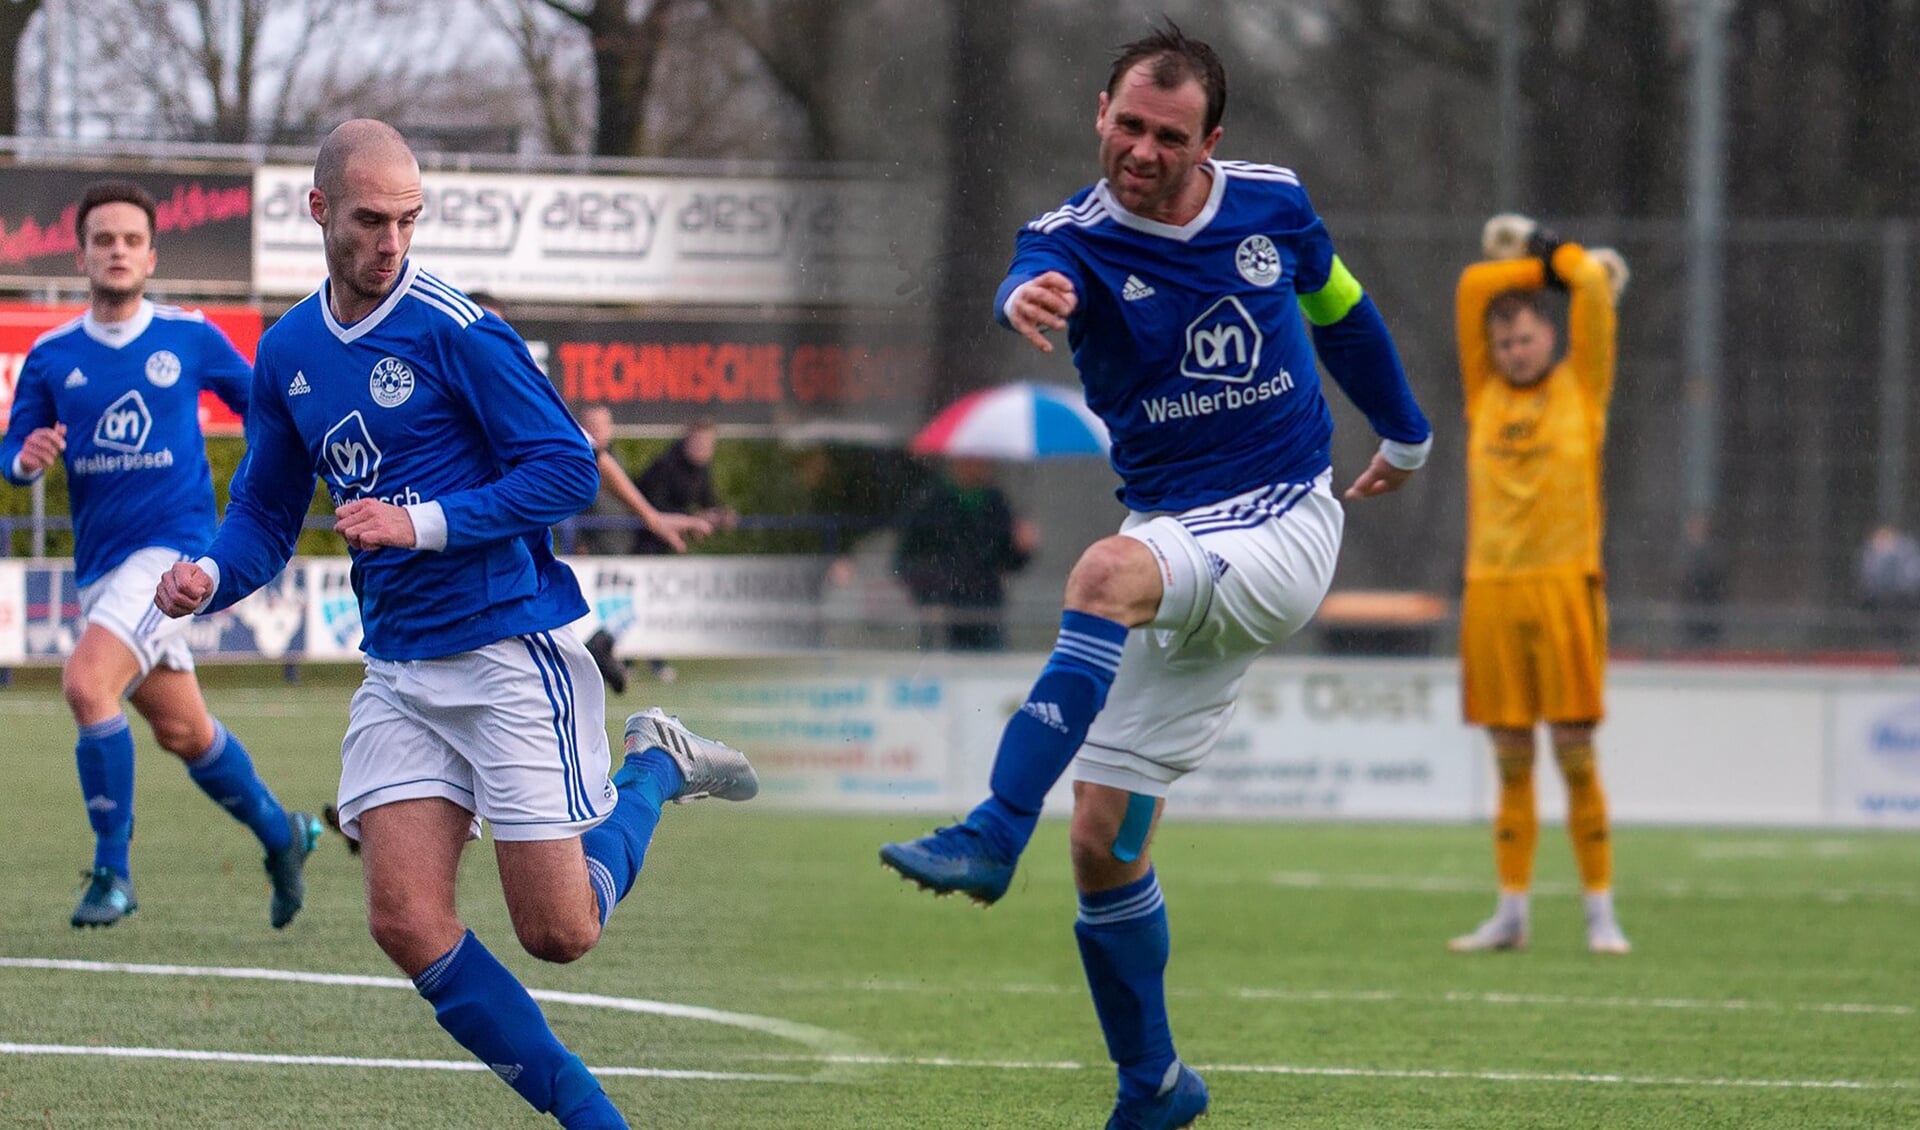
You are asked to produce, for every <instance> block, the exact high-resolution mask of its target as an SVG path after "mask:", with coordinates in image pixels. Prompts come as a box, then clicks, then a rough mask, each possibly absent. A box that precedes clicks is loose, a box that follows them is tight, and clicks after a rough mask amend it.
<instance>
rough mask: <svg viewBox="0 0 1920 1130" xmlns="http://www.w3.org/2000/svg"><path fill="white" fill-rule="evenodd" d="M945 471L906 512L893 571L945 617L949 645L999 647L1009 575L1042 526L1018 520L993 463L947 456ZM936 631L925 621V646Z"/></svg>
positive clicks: (1028, 553) (922, 603) (918, 601)
mask: <svg viewBox="0 0 1920 1130" xmlns="http://www.w3.org/2000/svg"><path fill="white" fill-rule="evenodd" d="M943 471H944V473H943V474H941V475H940V476H939V477H938V478H936V479H935V480H934V481H933V482H932V483H930V484H928V486H927V488H926V489H925V490H924V491H922V492H921V493H920V494H919V495H917V496H916V497H915V498H914V499H913V501H912V502H911V503H909V504H908V506H907V508H906V509H905V510H904V511H902V512H901V515H900V544H899V546H898V548H897V549H896V550H895V552H894V572H895V573H896V574H898V575H899V577H900V579H901V581H902V582H903V583H904V584H905V585H906V586H907V591H908V592H909V593H910V594H911V595H912V596H913V603H914V604H915V605H917V606H919V608H920V609H921V610H922V612H923V613H925V612H926V611H928V610H937V611H938V612H939V613H940V614H942V615H943V616H944V618H945V620H946V625H947V631H946V645H947V647H949V648H951V649H952V650H954V651H998V650H1000V648H1001V646H1002V643H1003V639H1002V629H1001V612H1002V609H1003V608H1004V606H1005V604H1006V584H1005V579H1006V575H1007V574H1008V573H1015V572H1018V571H1020V570H1021V569H1023V568H1025V567H1026V564H1027V561H1028V559H1030V558H1031V557H1032V556H1033V551H1034V548H1035V547H1036V546H1037V545H1039V543H1040V531H1039V529H1038V528H1037V527H1036V526H1034V524H1033V523H1032V522H1029V521H1026V520H1024V519H1020V518H1016V517H1014V514H1013V507H1012V506H1011V505H1010V504H1008V502H1007V496H1006V495H1005V494H1003V493H1001V491H1000V489H999V488H998V487H996V486H994V485H993V464H991V463H989V462H988V461H987V460H985V459H968V458H956V459H948V460H947V461H946V465H945V467H944V468H943ZM931 635H932V623H931V622H927V623H925V624H924V625H923V629H922V633H921V644H922V646H927V645H929V644H930V643H931V638H930V637H931Z"/></svg>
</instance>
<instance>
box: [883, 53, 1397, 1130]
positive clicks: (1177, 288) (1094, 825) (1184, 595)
mask: <svg viewBox="0 0 1920 1130" xmlns="http://www.w3.org/2000/svg"><path fill="white" fill-rule="evenodd" d="M1225 103H1226V75H1225V72H1224V70H1223V69H1222V67H1221V65H1220V62H1219V59H1218V58H1217V57H1216V56H1215V54H1214V52H1213V50H1212V49H1211V48H1210V47H1208V46H1207V45H1206V44H1205V43H1202V42H1200V41H1198V40H1194V39H1191V38H1188V37H1187V36H1185V35H1183V34H1182V33H1181V32H1180V31H1179V29H1178V28H1176V27H1174V26H1173V25H1171V24H1168V25H1166V26H1165V27H1164V28H1163V29H1157V30H1155V31H1154V32H1153V34H1151V35H1149V36H1148V37H1146V38H1144V39H1141V40H1139V41H1137V42H1134V43H1131V44H1128V45H1126V46H1125V47H1123V48H1121V49H1120V51H1119V53H1118V55H1117V57H1116V59H1115V61H1114V64H1113V68H1112V71H1111V73H1110V75H1109V78H1108V82H1107V88H1106V90H1105V91H1104V92H1103V93H1102V94H1101V95H1100V98H1099V115H1098V117H1097V118H1096V120H1095V130H1096V132H1097V133H1098V135H1099V139H1100V166H1101V172H1102V173H1103V174H1104V179H1103V180H1101V181H1100V182H1099V183H1098V184H1095V185H1093V186H1092V187H1090V188H1087V189H1084V190H1082V191H1081V192H1079V193H1077V194H1075V195H1074V196H1073V197H1071V198H1070V199H1068V200H1067V202H1066V203H1065V204H1064V205H1063V206H1062V207H1060V208H1059V209H1057V210H1055V211H1052V212H1049V213H1047V214H1045V215H1043V216H1041V217H1040V218H1038V219H1036V220H1034V221H1032V222H1031V223H1029V224H1028V225H1027V226H1026V227H1025V228H1024V229H1022V230H1021V232H1020V233H1019V237H1018V240H1017V242H1016V245H1015V251H1014V257H1013V264H1012V266H1011V268H1010V269H1009V271H1008V274H1007V278H1006V280H1005V281H1004V282H1003V283H1002V284H1001V285H1000V289H999V293H998V294H997V295H996V305H997V307H998V315H999V317H1000V319H1001V320H1002V321H1003V322H1004V323H1005V324H1006V325H1008V326H1009V327H1011V328H1012V329H1014V330H1016V331H1018V332H1019V333H1020V334H1022V335H1023V336H1025V337H1026V338H1027V339H1028V340H1029V341H1031V342H1032V343H1033V344H1034V346H1035V347H1036V348H1038V349H1039V350H1041V351H1042V352H1050V351H1051V350H1052V344H1051V342H1050V341H1049V340H1048V339H1047V337H1046V334H1047V333H1048V332H1049V331H1053V330H1060V329H1065V330H1066V332H1067V341H1068V343H1069V344H1070V345H1071V346H1072V348H1073V355H1074V363H1075V365H1076V367H1077V368H1078V369H1079V371H1080V377H1081V381H1082V382H1083V384H1084V385H1085V386H1086V392H1087V401H1088V403H1089V404H1090V405H1091V406H1092V407H1093V409H1094V411H1096V412H1098V413H1099V414H1100V417H1101V419H1103V420H1105V421H1106V423H1107V426H1108V428H1109V429H1110V430H1111V431H1112V434H1113V456H1112V459H1113V466H1114V469H1115V470H1116V471H1118V472H1119V474H1120V478H1121V482H1122V485H1121V488H1120V492H1119V493H1120V498H1121V500H1122V501H1123V502H1125V503H1126V505H1127V508H1128V510H1129V511H1130V512H1131V513H1130V514H1129V516H1128V517H1127V519H1126V521H1125V523H1124V524H1123V525H1122V526H1121V532H1120V533H1119V534H1118V535H1117V536H1113V537H1108V538H1105V539H1102V540H1101V541H1098V542H1096V543H1094V544H1093V545H1092V546H1091V547H1089V548H1088V549H1087V550H1086V552H1085V553H1083V554H1082V555H1081V557H1080V560H1079V561H1078V562H1077V563H1076V564H1075V565H1074V567H1073V569H1072V571H1071V572H1070V574H1069V575H1068V577H1067V591H1066V606H1065V610H1064V612H1063V613H1062V615H1061V621H1060V634H1059V637H1058V640H1057V642H1056V643H1055V644H1054V650H1053V654H1052V655H1051V656H1050V657H1049V658H1048V660H1047V663H1046V665H1045V666H1044V667H1043V668H1042V670H1041V672H1040V677H1039V679H1038V681H1037V682H1035V684H1034V687H1033V690H1032V691H1031V692H1030V693H1029V695H1028V697H1027V700H1026V702H1025V704H1024V705H1022V706H1021V707H1020V709H1019V711H1018V712H1016V713H1015V714H1014V716H1013V718H1012V720H1011V721H1009V722H1008V723H1007V727H1006V731H1005V734H1004V736H1003V737H1002V739H1001V743H1000V749H999V753H998V755H997V756H996V758H995V760H994V766H993V773H992V778H991V784H992V796H990V797H989V798H988V799H987V800H986V801H984V802H983V803H981V804H980V805H979V806H978V807H976V808H975V809H974V810H973V811H972V813H970V814H969V815H968V816H967V818H966V820H965V821H964V822H962V823H960V824H957V825H954V826H952V827H947V828H941V829H939V830H938V831H936V832H935V833H934V834H932V835H930V836H927V837H924V838H922V839H919V840H913V841H909V842H905V843H897V844H888V845H886V846H885V847H883V848H882V849H881V852H880V857H881V860H882V862H884V863H885V864H886V865H887V866H889V867H892V868H893V869H895V870H897V871H899V872H900V873H901V874H902V875H903V876H905V877H907V878H909V879H912V880H915V881H916V882H918V883H919V884H920V885H921V886H923V887H927V888H931V889H932V890H934V891H936V892H939V893H947V892H951V891H960V892H963V893H965V894H967V895H969V896H971V897H972V898H973V899H974V900H976V901H978V902H981V903H992V902H993V901H995V900H997V899H998V898H1000V897H1001V896H1002V895H1003V894H1005V893H1006V890H1007V887H1008V884H1009V883H1010V882H1011V881H1012V878H1013V873H1014V867H1015V865H1016V863H1017V862H1018V860H1019V857H1020V853H1021V851H1022V850H1023V849H1024V848H1025V847H1026V844H1027V841H1028V839H1029V838H1030V837H1031V836H1032V834H1033V829H1034V824H1035V822H1036V820H1037V819H1038V817H1039V814H1040V808H1041V804H1042V802H1043V800H1044V799H1045V797H1046V795H1047V792H1048V790H1049V789H1050V788H1051V787H1052V786H1053V784H1054V782H1055V781H1056V780H1058V779H1059V777H1060V775H1061V773H1062V772H1064V771H1065V770H1066V768H1067V765H1068V764H1069V763H1070V762H1075V761H1076V754H1077V755H1078V756H1077V769H1076V772H1075V781H1074V789H1073V794H1074V810H1073V822H1072V827H1071V831H1070V833H1069V834H1070V838H1071V843H1072V856H1073V869H1074V880H1075V885H1076V886H1077V887H1078V889H1079V892H1080V912H1079V918H1078V920H1077V922H1076V923H1075V925H1074V934H1075V936H1076V937H1077V939H1078V941H1079V945H1080V954H1081V961H1082V964H1083V965H1084V966H1085V969H1086V974H1087V984H1088V987H1089V988H1090V989H1091V991H1092V994H1093V1002H1094V1011H1095V1012H1096V1013H1097V1014H1098V1016H1099V1018H1100V1026H1101V1028H1102V1029H1103V1030H1104V1032H1105V1035H1106V1040H1107V1049H1108V1052H1109V1054H1110V1055H1111V1056H1112V1058H1113V1060H1114V1063H1115V1064H1116V1065H1117V1067H1118V1074H1119V1094H1118V1095H1117V1097H1116V1099H1115V1102H1114V1107H1113V1114H1112V1117H1111V1119H1110V1121H1109V1122H1108V1124H1107V1125H1108V1126H1109V1127H1112V1128H1136V1127H1139V1128H1148V1130H1160V1128H1166V1127H1178V1126H1185V1125H1187V1124H1189V1123H1190V1122H1192V1121H1193V1120H1194V1119H1195V1118H1197V1117H1199V1115H1201V1114H1202V1113H1204V1112H1205V1111H1206V1109H1207V1104H1208V1095H1207V1088H1206V1084H1205V1083H1204V1082H1202V1080H1201V1078H1200V1076H1199V1075H1198V1074H1196V1073H1195V1072H1194V1071H1193V1070H1192V1069H1190V1068H1188V1067H1186V1066H1185V1065H1184V1064H1182V1063H1181V1061H1180V1059H1179V1057H1178V1056H1177V1055H1176V1053H1175V1052H1174V1047H1173V1036H1172V1033H1171V1030H1170V1027H1169V1024H1168V1019H1167V1009H1166V991H1165V972H1166V964H1167V956H1168V934H1167V916H1166V909H1165V905H1164V903H1163V901H1162V898H1161V892H1160V885H1159V880H1158V878H1157V877H1156V875H1155V873H1154V869H1153V865H1152V860H1151V857H1150V853H1149V851H1148V844H1149V841H1150V839H1151V837H1152V834H1153V830H1154V826H1155V824H1156V823H1157V821H1158V820H1159V817H1160V811H1161V808H1162V806H1163V804H1164V801H1165V797H1166V794H1167V790H1168V786H1169V785H1171V784H1172V783H1173V782H1174V781H1175V780H1177V779H1179V778H1180V777H1181V776H1182V775H1184V774H1186V773H1188V772H1191V771H1192V770H1193V769H1195V768H1196V767H1198V766H1199V764H1200V763H1201V761H1202V760H1203V759H1204V758H1205V757H1206V755H1207V753H1208V752H1209V750H1211V749H1212V747H1213V745H1214V743H1215V742H1216V741H1217V740H1218V738H1219V736H1220V733H1221V731H1222V730H1223V729H1224V728H1225V726H1226V724H1227V721H1228V719H1229V717H1230V716H1231V714H1232V711H1233V705H1234V698H1235V695H1236V694H1237V692H1238V689H1239V685H1240V681H1241V678H1242V677H1243V676H1244V675H1245V673H1246V670H1247V667H1248V665H1249V664H1250V663H1251V662H1252V661H1253V659H1254V658H1255V657H1256V656H1258V655H1259V654H1260V653H1261V652H1262V651H1264V650H1265V649H1266V648H1267V647H1269V646H1271V645H1273V644H1275V643H1278V642H1280V641H1281V640H1284V639H1286V638H1287V637H1288V636H1290V635H1292V634H1293V633H1294V632H1296V631H1298V630H1299V629H1300V627H1301V626H1302V625H1303V624H1305V623H1306V621H1307V619H1308V617H1310V616H1311V615H1312V614H1313V611H1314V609H1315V608H1317V607H1318V606H1319V604H1320V601H1321V598H1322V597H1324V596H1325V595H1326V591H1327V586H1328V584H1329V583H1330V582H1331V581H1332V578H1333V570H1334V560H1335V557H1336V555H1337V553H1338V550H1339V545H1340V534H1341V528H1342V522H1343V516H1342V512H1341V508H1340V503H1339V501H1337V500H1336V499H1335V498H1334V496H1333V493H1332V491H1331V489H1330V481H1331V476H1332V471H1331V470H1330V459H1329V440H1330V437H1331V435H1332V430H1333V423H1332V419H1331V417H1330V415H1329V414H1328V410H1327V405H1326V401H1325V400H1324V399H1323V397H1322V395H1321V391H1320V382H1319V379H1318V376H1317V372H1316V369H1315V365H1314V354H1315V352H1316V350H1317V352H1318V354H1319V357H1320V360H1321V361H1323V362H1324V363H1325V364H1326V367H1327V369H1328V371H1329V372H1330V373H1331V374H1332V375H1333V377H1334V379H1335V380H1336V381H1337V382H1338V383H1339V384H1340V387H1341V388H1342V389H1343V390H1344V391H1345V392H1346V394H1347V396H1348V398H1349V399H1351V400H1352V401H1353V402H1354V403H1355V404H1356V405H1357V406H1358V407H1359V408H1360V410H1361V411H1362V412H1363V413H1364V414H1365V415H1366V417H1367V419H1368V422H1369V423H1371V424H1372V426H1373V428H1374V430H1375V432H1377V433H1378V434H1379V435H1380V436H1381V437H1382V442H1381V444H1380V448H1379V451H1378V452H1377V453H1376V454H1375V455H1374V456H1373V458H1372V460H1371V462H1370V463H1369V465H1368V466H1367V468H1366V470H1365V471H1363V472H1362V473H1361V474H1360V476H1359V477H1358V479H1357V480H1356V481H1355V482H1354V483H1353V485H1352V486H1350V487H1349V488H1348V489H1347V491H1346V494H1345V497H1346V498H1348V499H1363V498H1371V497H1374V496H1376V495H1380V494H1384V493H1386V492H1388V491H1392V490H1396V489H1398V488H1399V487H1400V486H1401V485H1402V484H1403V483H1404V482H1405V481H1406V479H1407V477H1408V476H1409V475H1411V474H1412V473H1413V471H1414V470H1416V469H1417V468H1419V467H1420V466H1421V465H1422V464H1423V463H1424V462H1425V460H1426V457H1427V450H1428V447H1429V445H1430V443H1431V435H1432V433H1431V429H1430V428H1429V427H1428V425H1427V421H1426V418H1425V417H1424V416H1423V415H1422V414H1421V412H1420V408H1419V406H1418V405H1417V404H1416V403H1415V402H1414V398H1413V395H1412V392H1411V391H1410V390H1409V388H1408V386H1407V380H1406V375H1405V373H1404V372H1403V371H1402V369H1401V366H1400V361H1399V358H1398V355H1397V353H1396V352H1395V350H1394V347H1393V341H1392V338H1391V337H1390V336H1389V335H1388V333H1387V328H1386V325H1385V323H1384V322H1383V321H1382V319H1381V317H1380V314H1379V311H1378V310H1377V309H1376V308H1375V306H1374V304H1373V302H1372V300H1371V299H1369V298H1368V297H1366V294H1365V292H1364V291H1363V290H1362V289H1361V286H1360V284H1359V282H1358V281H1356V280H1355V278H1354V276H1353V275H1352V273H1351V272H1349V271H1348V270H1347V268H1346V267H1345V265H1343V264H1342V263H1341V261H1340V259H1339V257H1338V256H1336V255H1335V254H1334V251H1333V244H1332V242H1331V240H1330V238H1329V237H1328V235H1327V231H1326V228H1325V227H1324V226H1322V224H1321V222H1320V219H1319V217H1318V216H1316V215H1315V213H1314V210H1313V207H1312V205H1311V204H1310V203H1309V202H1308V200H1307V195H1306V192H1305V191H1304V190H1303V189H1302V188H1301V187H1300V182H1299V179H1298V178H1297V177H1295V176H1294V174H1293V173H1292V172H1290V171H1288V170H1286V169H1282V168H1277V167H1275V166H1271V165H1256V164H1247V163H1243V162H1236V161H1220V160H1215V159H1214V157H1213V150H1214V146H1215V145H1216V144H1217V143H1218V142H1219V140H1220V117H1221V112H1222V110H1223V109H1224V107H1225ZM1303 314H1304V315H1305V321H1307V322H1311V323H1312V325H1313V330H1312V335H1311V341H1309V335H1308V332H1307V331H1306V329H1305V326H1304V325H1303V322H1302V315H1303Z"/></svg>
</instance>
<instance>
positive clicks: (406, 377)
mask: <svg viewBox="0 0 1920 1130" xmlns="http://www.w3.org/2000/svg"><path fill="white" fill-rule="evenodd" d="M369 387H370V388H371V389H372V391H373V402H374V403H375V404H378V405H379V406H380V407H382V408H398V407H400V406H401V405H402V404H405V403H406V402H407V397H409V396H412V395H413V370H412V369H409V368H407V366H406V365H405V364H404V363H403V362H402V361H401V360H400V359H399V358H398V357H382V358H381V359H380V363H379V364H378V365H375V366H374V367H373V379H372V380H371V381H370V382H369Z"/></svg>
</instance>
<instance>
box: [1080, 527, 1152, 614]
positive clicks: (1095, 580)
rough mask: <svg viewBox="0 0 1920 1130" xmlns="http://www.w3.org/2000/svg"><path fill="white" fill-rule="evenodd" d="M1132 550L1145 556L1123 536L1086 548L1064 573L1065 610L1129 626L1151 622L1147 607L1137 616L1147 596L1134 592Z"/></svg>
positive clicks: (1101, 541) (1141, 548)
mask: <svg viewBox="0 0 1920 1130" xmlns="http://www.w3.org/2000/svg"><path fill="white" fill-rule="evenodd" d="M1136 551H1137V552H1139V553H1146V552H1147V549H1146V547H1145V546H1142V545H1141V544H1140V543H1139V542H1136V541H1134V540H1132V539H1131V538H1123V537H1109V538H1102V539H1101V540H1099V541H1097V542H1094V543H1093V544H1092V545H1090V546H1088V547H1087V550H1086V552H1085V553H1082V554H1081V555H1080V560H1079V561H1077V562H1075V564H1074V566H1073V571H1072V572H1071V573H1069V574H1067V600H1066V605H1067V607H1068V608H1070V609H1072V610H1074V611H1075V612H1085V613H1087V614H1089V615H1093V616H1100V617H1104V618H1106V619H1108V620H1117V621H1119V622H1120V623H1123V624H1129V625H1131V624H1133V623H1135V621H1136V620H1137V621H1138V622H1140V623H1145V622H1146V620H1147V619H1151V618H1152V615H1153V611H1152V608H1151V607H1148V608H1147V609H1146V612H1145V615H1144V616H1142V615H1140V610H1141V606H1142V605H1143V603H1151V602H1148V601H1146V596H1147V594H1145V593H1142V592H1139V591H1136V590H1138V589H1139V588H1140V585H1139V584H1138V583H1137V582H1136V580H1135V576H1136V572H1137V570H1136V569H1134V568H1133V566H1134V565H1135V564H1136V562H1135V560H1134V555H1135V552H1136Z"/></svg>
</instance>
